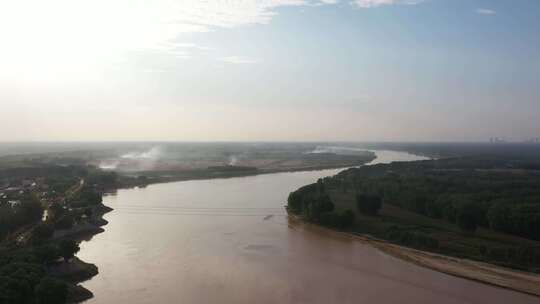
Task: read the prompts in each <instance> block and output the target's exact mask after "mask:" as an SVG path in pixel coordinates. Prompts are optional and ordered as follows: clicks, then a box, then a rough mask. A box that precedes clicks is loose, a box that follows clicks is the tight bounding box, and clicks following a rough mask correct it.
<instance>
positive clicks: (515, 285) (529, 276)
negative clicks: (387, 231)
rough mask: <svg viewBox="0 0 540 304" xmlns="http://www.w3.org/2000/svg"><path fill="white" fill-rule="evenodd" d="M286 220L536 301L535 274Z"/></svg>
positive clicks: (539, 286) (539, 284)
mask: <svg viewBox="0 0 540 304" xmlns="http://www.w3.org/2000/svg"><path fill="white" fill-rule="evenodd" d="M289 218H290V219H292V220H293V221H296V222H299V223H302V224H303V225H312V226H315V227H317V228H318V229H324V230H326V231H329V232H332V233H336V234H339V235H340V236H345V237H347V238H352V239H353V240H356V241H359V242H362V243H365V244H368V245H370V246H373V247H374V248H376V249H378V250H380V251H382V252H384V253H386V254H388V255H391V256H393V257H396V258H399V259H401V260H404V261H407V262H409V263H413V264H415V265H418V266H421V267H425V268H429V269H431V270H435V271H438V272H442V273H445V274H449V275H452V276H456V277H460V278H464V279H468V280H473V281H476V282H479V283H483V284H488V285H493V286H496V287H500V288H506V289H510V290H514V291H518V292H523V293H526V294H530V295H534V296H538V297H540V275H538V274H534V273H528V272H524V271H519V270H514V269H509V268H504V267H501V266H496V265H493V264H488V263H483V262H478V261H472V260H468V259H460V258H454V257H450V256H446V255H442V254H437V253H431V252H427V251H421V250H417V249H413V248H409V247H404V246H400V245H396V244H393V243H390V242H388V241H385V240H381V239H377V238H374V237H371V236H369V235H362V234H357V233H351V232H342V231H337V230H334V229H330V228H327V227H323V226H320V225H317V224H313V223H309V222H306V221H304V220H302V219H301V218H299V217H298V216H296V215H292V214H289Z"/></svg>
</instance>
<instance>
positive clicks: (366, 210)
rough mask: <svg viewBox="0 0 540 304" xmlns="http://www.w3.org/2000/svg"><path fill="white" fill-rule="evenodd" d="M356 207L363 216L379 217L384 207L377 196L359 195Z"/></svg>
mask: <svg viewBox="0 0 540 304" xmlns="http://www.w3.org/2000/svg"><path fill="white" fill-rule="evenodd" d="M356 206H357V208H358V211H360V212H361V213H363V214H367V215H377V214H378V213H379V210H380V209H381V207H382V199H381V198H380V197H379V196H375V195H366V194H358V195H357V196H356Z"/></svg>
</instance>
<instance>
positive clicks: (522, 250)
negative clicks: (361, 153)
mask: <svg viewBox="0 0 540 304" xmlns="http://www.w3.org/2000/svg"><path fill="white" fill-rule="evenodd" d="M522 155H523V154H522ZM287 210H288V212H289V213H290V214H291V215H294V216H295V217H298V218H301V219H303V220H305V221H307V222H312V223H315V224H318V225H322V226H326V227H329V228H332V229H337V230H341V231H346V232H349V233H352V234H354V235H356V236H359V237H360V238H362V239H364V240H365V241H367V242H369V243H371V244H373V245H375V246H376V247H378V248H380V249H382V250H384V251H386V252H388V253H390V254H393V255H395V256H397V257H400V258H403V259H406V260H409V261H411V262H415V263H417V264H420V265H423V266H426V267H429V268H432V269H435V270H439V271H443V272H447V273H449V274H453V275H457V276H462V277H466V278H470V279H474V280H478V281H481V282H485V283H490V284H494V285H498V286H502V287H507V288H511V289H516V290H520V291H524V292H528V293H532V294H536V295H540V284H539V283H540V280H539V279H538V278H539V276H537V275H535V273H536V274H538V273H540V160H538V159H537V156H535V157H523V156H520V157H517V158H516V157H515V156H512V155H507V154H500V155H489V156H467V157H453V158H444V159H439V160H426V161H416V162H394V163H391V164H379V165H372V166H364V167H360V168H352V169H348V170H345V171H343V172H341V173H339V174H337V175H335V176H333V177H327V178H324V179H319V180H318V181H317V183H314V184H311V185H307V186H304V187H302V188H300V189H298V190H296V191H294V192H292V193H291V194H290V195H289V198H288V203H287ZM511 269H512V270H511Z"/></svg>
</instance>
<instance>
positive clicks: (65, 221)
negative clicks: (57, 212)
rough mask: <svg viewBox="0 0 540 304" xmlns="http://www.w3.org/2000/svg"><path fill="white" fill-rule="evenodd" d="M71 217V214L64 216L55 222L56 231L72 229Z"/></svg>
mask: <svg viewBox="0 0 540 304" xmlns="http://www.w3.org/2000/svg"><path fill="white" fill-rule="evenodd" d="M73 224H74V222H73V216H72V215H71V214H66V215H64V216H63V217H62V218H61V219H60V220H59V221H58V222H56V225H55V227H56V228H57V229H63V230H65V229H70V228H71V227H73Z"/></svg>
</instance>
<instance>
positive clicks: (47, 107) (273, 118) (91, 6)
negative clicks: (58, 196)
mask: <svg viewBox="0 0 540 304" xmlns="http://www.w3.org/2000/svg"><path fill="white" fill-rule="evenodd" d="M538 16H540V1H535V0H518V1H507V0H491V1H488V0H352V1H351V0H347V1H339V0H260V1H257V0H213V1H195V0H184V1H172V0H156V1H142V0H129V1H128V0H94V1H78V0H50V1H38V0H19V1H4V2H2V3H0V39H1V40H2V47H0V113H1V115H0V141H4V142H6V141H117V140H121V141H147V140H152V141H483V142H487V141H489V140H490V138H495V137H498V138H508V139H513V140H517V141H521V140H526V139H531V138H538V137H540V119H539V116H540V77H539V75H540V18H538Z"/></svg>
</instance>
